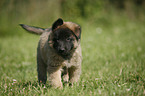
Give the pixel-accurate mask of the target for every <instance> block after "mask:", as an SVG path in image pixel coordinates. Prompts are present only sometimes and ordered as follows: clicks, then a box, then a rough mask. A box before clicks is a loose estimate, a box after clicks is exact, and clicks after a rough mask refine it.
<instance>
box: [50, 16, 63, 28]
mask: <svg viewBox="0 0 145 96" xmlns="http://www.w3.org/2000/svg"><path fill="white" fill-rule="evenodd" d="M62 24H63V20H62V19H61V18H59V19H57V20H56V21H55V22H54V23H53V25H52V30H54V29H56V28H57V27H58V26H60V25H62Z"/></svg>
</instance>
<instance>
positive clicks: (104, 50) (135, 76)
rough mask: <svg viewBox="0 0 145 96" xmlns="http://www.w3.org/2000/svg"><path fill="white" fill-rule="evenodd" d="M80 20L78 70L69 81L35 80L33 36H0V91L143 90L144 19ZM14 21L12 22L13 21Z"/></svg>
mask: <svg viewBox="0 0 145 96" xmlns="http://www.w3.org/2000/svg"><path fill="white" fill-rule="evenodd" d="M90 25H91V23H89V24H86V23H85V24H81V26H82V39H81V46H82V53H83V62H82V74H81V78H80V80H79V82H78V83H77V84H74V86H73V87H68V86H64V88H63V89H61V90H60V89H54V88H51V87H49V85H48V82H47V84H46V87H43V86H39V84H38V82H37V71H36V49H37V43H38V41H39V36H36V35H34V34H29V33H26V32H25V31H24V30H23V29H21V28H20V27H18V28H19V29H18V30H12V32H16V31H19V32H20V33H21V32H23V34H22V35H13V36H5V37H2V36H1V37H0V96H3V95H6V96H7V95H10V96H12V95H13V96H16V95H18V96H23V95H28V96H33V95H35V96H36V95H37V96H40V95H42V96H96V95H97V96H98V95H101V96H108V95H110V96H113V95H117V96H118V95H121V96H131V95H133V96H143V95H145V26H144V25H145V24H144V22H139V21H129V20H125V21H122V20H118V21H114V22H113V23H111V24H108V23H107V24H104V25H103V24H100V25H99V23H97V24H94V25H93V26H90ZM16 26H17V25H16Z"/></svg>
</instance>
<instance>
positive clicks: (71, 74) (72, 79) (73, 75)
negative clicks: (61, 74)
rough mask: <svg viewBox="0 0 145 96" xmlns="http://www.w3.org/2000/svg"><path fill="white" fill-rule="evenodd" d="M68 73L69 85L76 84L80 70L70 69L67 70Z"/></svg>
mask: <svg viewBox="0 0 145 96" xmlns="http://www.w3.org/2000/svg"><path fill="white" fill-rule="evenodd" d="M68 72H69V80H70V83H71V84H72V85H73V83H75V82H78V80H79V78H80V74H81V68H80V67H78V68H77V67H71V68H69V69H68Z"/></svg>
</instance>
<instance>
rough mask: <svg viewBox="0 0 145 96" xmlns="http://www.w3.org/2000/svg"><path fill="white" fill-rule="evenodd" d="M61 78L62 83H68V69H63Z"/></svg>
mask: <svg viewBox="0 0 145 96" xmlns="http://www.w3.org/2000/svg"><path fill="white" fill-rule="evenodd" d="M62 78H63V82H64V83H68V79H69V76H68V68H67V67H64V68H63V72H62Z"/></svg>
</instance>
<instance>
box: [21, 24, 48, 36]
mask: <svg viewBox="0 0 145 96" xmlns="http://www.w3.org/2000/svg"><path fill="white" fill-rule="evenodd" d="M19 25H20V26H21V27H22V28H24V29H25V30H26V31H28V32H30V33H33V34H37V35H41V34H42V33H43V32H45V31H47V30H48V29H43V28H39V27H34V26H29V25H25V24H19Z"/></svg>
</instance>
